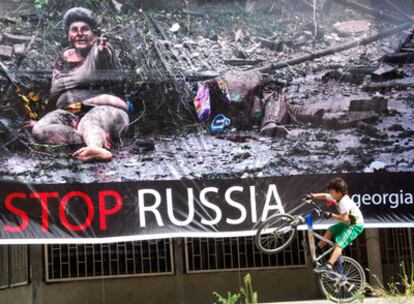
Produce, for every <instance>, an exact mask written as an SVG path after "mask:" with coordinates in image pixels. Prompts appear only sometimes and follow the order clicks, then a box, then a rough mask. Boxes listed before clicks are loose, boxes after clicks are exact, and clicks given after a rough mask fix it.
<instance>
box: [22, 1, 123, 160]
mask: <svg viewBox="0 0 414 304" xmlns="http://www.w3.org/2000/svg"><path fill="white" fill-rule="evenodd" d="M63 24H64V26H65V30H66V33H67V35H68V40H69V43H70V46H69V47H68V48H66V49H65V50H64V51H63V53H62V54H61V55H60V56H59V57H58V59H57V60H56V62H55V65H54V69H53V79H52V87H51V96H50V98H49V103H51V104H55V105H56V108H57V110H54V111H52V112H49V113H48V114H46V115H45V116H43V117H42V118H41V119H40V120H39V121H38V122H33V123H31V124H30V125H31V126H33V130H32V135H33V137H34V139H35V140H36V141H38V142H40V143H46V144H81V143H84V144H86V147H83V148H81V149H79V150H77V151H76V152H75V153H73V157H75V158H77V159H79V160H81V161H90V160H110V159H111V158H112V153H111V152H110V151H109V150H110V148H111V140H113V139H115V138H118V137H120V135H121V133H122V132H123V131H125V129H126V127H127V125H128V123H129V119H128V114H127V111H128V106H127V104H126V103H125V101H124V100H123V99H122V98H121V97H122V94H117V93H115V92H119V91H122V90H121V89H120V88H123V82H124V78H123V74H122V70H121V67H120V64H119V62H118V59H117V58H116V56H115V53H114V51H113V49H112V47H111V46H110V45H109V44H108V43H107V42H106V38H103V37H99V36H98V25H97V21H96V19H95V18H94V16H93V15H92V12H91V11H89V10H88V9H85V8H80V7H76V8H72V9H70V10H68V11H67V12H66V14H65V15H64V17H63Z"/></svg>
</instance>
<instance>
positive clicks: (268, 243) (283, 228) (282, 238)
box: [256, 213, 296, 253]
mask: <svg viewBox="0 0 414 304" xmlns="http://www.w3.org/2000/svg"><path fill="white" fill-rule="evenodd" d="M294 220H295V217H293V216H292V215H290V214H286V213H285V214H276V215H273V216H271V217H269V218H268V219H267V220H266V221H265V222H263V223H262V224H261V225H260V227H259V229H258V230H257V233H256V246H257V248H259V249H260V250H261V251H262V252H265V253H276V252H279V251H281V250H283V249H285V248H286V247H287V246H289V245H290V243H291V242H292V240H293V238H294V237H295V234H296V225H292V223H293V221H294Z"/></svg>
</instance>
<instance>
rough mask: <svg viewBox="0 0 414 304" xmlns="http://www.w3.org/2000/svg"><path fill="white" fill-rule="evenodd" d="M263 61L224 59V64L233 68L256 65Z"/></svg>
mask: <svg viewBox="0 0 414 304" xmlns="http://www.w3.org/2000/svg"><path fill="white" fill-rule="evenodd" d="M263 61H264V60H263V59H224V63H225V64H227V65H234V66H241V65H257V64H259V63H262V62H263Z"/></svg>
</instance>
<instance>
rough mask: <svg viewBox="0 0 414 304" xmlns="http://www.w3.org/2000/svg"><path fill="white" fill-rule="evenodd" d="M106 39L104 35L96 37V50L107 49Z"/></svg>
mask: <svg viewBox="0 0 414 304" xmlns="http://www.w3.org/2000/svg"><path fill="white" fill-rule="evenodd" d="M106 42H107V39H106V37H99V38H98V51H99V52H102V51H103V50H108V45H107V44H106Z"/></svg>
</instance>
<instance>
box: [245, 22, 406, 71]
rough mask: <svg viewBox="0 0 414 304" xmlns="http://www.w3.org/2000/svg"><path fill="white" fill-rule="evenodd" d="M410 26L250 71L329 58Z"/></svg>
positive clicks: (267, 69) (401, 26)
mask: <svg viewBox="0 0 414 304" xmlns="http://www.w3.org/2000/svg"><path fill="white" fill-rule="evenodd" d="M411 25H412V23H411V22H406V23H403V24H401V25H399V26H396V27H393V28H391V29H388V30H385V31H383V32H381V33H377V34H375V35H372V36H369V37H365V38H362V39H358V40H355V41H351V42H348V43H345V44H341V45H338V46H336V47H333V48H329V49H326V50H322V51H319V52H316V53H311V54H308V55H305V56H302V57H298V58H294V59H290V60H287V61H284V62H280V63H271V64H269V65H266V66H264V67H261V68H258V69H252V70H255V71H258V72H261V73H267V72H270V71H273V70H278V69H282V68H286V67H289V66H292V65H297V64H300V63H303V62H306V61H312V60H315V59H317V58H321V57H325V56H329V55H332V54H335V53H338V52H342V51H345V50H348V49H351V48H354V47H356V46H361V45H366V44H369V43H371V42H374V41H377V40H380V39H383V38H385V37H388V36H391V35H394V34H396V33H399V32H401V31H403V30H405V29H407V28H409V27H410V26H411Z"/></svg>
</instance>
